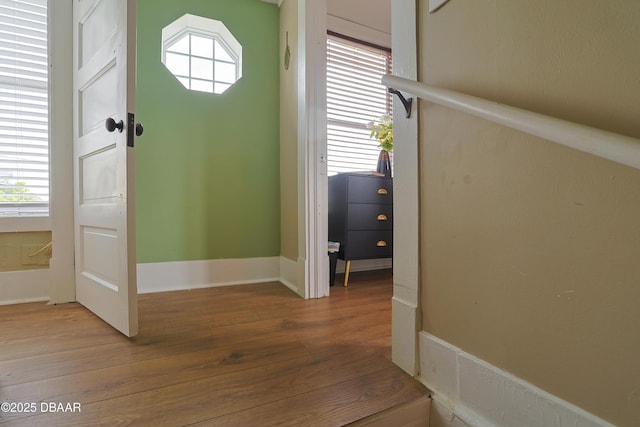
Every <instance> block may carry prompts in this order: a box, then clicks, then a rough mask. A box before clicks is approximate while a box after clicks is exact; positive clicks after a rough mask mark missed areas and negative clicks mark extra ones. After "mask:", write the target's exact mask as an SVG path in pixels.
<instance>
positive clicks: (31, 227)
mask: <svg viewBox="0 0 640 427" xmlns="http://www.w3.org/2000/svg"><path fill="white" fill-rule="evenodd" d="M50 230H51V217H49V216H40V217H23V218H15V217H13V218H0V233H18V232H24V231H50Z"/></svg>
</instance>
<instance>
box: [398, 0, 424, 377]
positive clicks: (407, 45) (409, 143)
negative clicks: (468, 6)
mask: <svg viewBox="0 0 640 427" xmlns="http://www.w3.org/2000/svg"><path fill="white" fill-rule="evenodd" d="M391 8H392V13H391V33H392V55H393V73H394V75H396V76H400V77H405V78H413V79H417V77H418V60H417V58H418V56H417V52H418V50H417V49H418V46H417V16H416V8H417V5H416V0H394V1H392V2H391ZM418 113H419V112H418V103H417V102H414V103H413V112H412V114H411V118H409V119H407V118H405V113H404V109H403V107H402V104H401V103H400V102H394V110H393V116H394V120H393V124H394V132H395V134H394V135H395V138H396V139H397V140H398V141H402V143H401V144H396V145H395V147H394V151H393V153H394V154H393V156H394V158H393V162H394V165H395V166H394V167H395V176H394V178H393V203H394V209H393V224H394V227H393V241H394V242H395V243H394V247H393V264H394V268H393V296H394V300H395V303H394V306H393V307H394V310H392V325H393V327H392V335H391V341H392V343H391V348H392V360H393V361H394V363H396V364H397V365H398V366H400V367H401V368H402V369H404V370H405V371H406V372H408V373H409V374H411V375H416V374H417V372H418V371H417V370H418V367H419V361H418V357H419V353H418V351H417V347H418V346H417V341H418V331H419V330H420V328H419V324H420V208H419V201H420V191H419V173H418ZM400 302H402V303H400Z"/></svg>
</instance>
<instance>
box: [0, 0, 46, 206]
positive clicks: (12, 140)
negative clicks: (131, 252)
mask: <svg viewBox="0 0 640 427" xmlns="http://www.w3.org/2000/svg"><path fill="white" fill-rule="evenodd" d="M47 63H48V60H47V0H15V1H11V0H0V217H9V216H10V217H15V216H42V215H48V213H49V124H48V116H49V114H48V111H49V105H48V72H47V71H48V70H47V68H48V65H47Z"/></svg>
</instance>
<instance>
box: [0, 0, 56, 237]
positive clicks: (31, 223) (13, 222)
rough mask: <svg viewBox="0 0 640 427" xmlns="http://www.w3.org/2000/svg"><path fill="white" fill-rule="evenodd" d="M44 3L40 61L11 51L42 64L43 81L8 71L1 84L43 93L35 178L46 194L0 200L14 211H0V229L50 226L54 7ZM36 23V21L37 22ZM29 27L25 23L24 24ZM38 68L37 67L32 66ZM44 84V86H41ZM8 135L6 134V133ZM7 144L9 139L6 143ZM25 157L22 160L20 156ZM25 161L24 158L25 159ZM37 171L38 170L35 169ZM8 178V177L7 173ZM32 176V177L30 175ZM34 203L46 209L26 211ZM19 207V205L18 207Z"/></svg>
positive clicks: (37, 64)
mask: <svg viewBox="0 0 640 427" xmlns="http://www.w3.org/2000/svg"><path fill="white" fill-rule="evenodd" d="M38 7H40V5H34V8H38ZM44 7H45V8H46V15H45V18H44V22H43V24H44V28H45V33H46V40H45V42H44V46H45V49H46V52H45V57H44V60H43V61H42V62H34V60H35V58H36V57H37V54H34V55H35V56H34V55H31V54H30V53H29V52H25V53H23V54H22V55H20V54H15V60H16V61H20V60H23V61H27V62H28V63H32V64H35V66H38V67H40V68H43V71H44V73H45V74H46V80H45V82H44V83H33V84H23V82H24V83H28V79H27V80H23V79H22V77H21V76H20V75H17V76H16V77H13V81H12V80H11V79H12V77H11V76H10V75H9V76H7V77H5V79H6V82H5V83H3V85H5V87H7V88H8V89H9V90H11V89H10V88H13V87H15V88H17V89H20V88H24V89H25V90H27V91H29V90H35V91H43V90H44V92H43V93H44V94H45V95H46V99H45V100H46V108H45V109H44V110H45V111H46V120H45V121H44V123H45V127H46V128H43V129H41V130H40V133H44V134H46V144H45V146H46V151H47V152H46V171H43V172H45V174H46V178H42V177H40V178H37V179H38V180H46V185H47V191H46V194H45V195H44V197H45V198H46V201H42V202H39V203H21V202H0V205H1V207H0V210H3V211H4V210H5V209H2V208H7V210H9V209H10V208H12V207H13V208H16V209H15V210H16V212H15V213H0V232H5V231H39V230H45V229H47V230H48V229H50V228H51V225H50V224H51V221H50V217H51V210H52V161H51V159H52V144H51V140H52V126H53V125H52V107H51V91H52V90H51V86H52V77H51V73H52V70H51V57H52V55H51V45H52V40H51V39H52V28H51V26H50V16H51V13H52V12H51V9H52V7H55V6H54V5H53V4H52V2H51V1H45V2H44ZM7 8H8V9H9V10H11V9H10V6H7ZM28 9H29V7H25V8H24V10H28ZM20 10H23V9H18V11H20ZM15 16H21V14H20V13H19V12H18V14H16V15H15ZM24 17H26V18H27V19H29V18H31V16H28V15H24ZM34 22H37V23H38V24H39V23H40V22H41V21H34ZM38 24H37V25H38ZM27 28H29V27H27ZM24 37H25V42H26V43H28V44H30V42H31V41H32V38H31V37H28V36H26V35H25V36H24ZM34 46H36V49H37V48H38V47H39V46H40V45H39V44H36V45H34ZM11 57H12V55H11V50H10V48H8V50H7V56H6V61H7V64H6V66H7V67H8V68H10V62H11V59H10V58H11ZM42 63H44V67H43V65H42ZM15 67H16V69H18V66H17V65H16V66H15ZM36 69H38V68H36ZM25 73H26V75H29V74H30V72H29V71H28V70H27V71H25ZM33 77H35V74H33ZM41 86H44V87H41ZM16 100H17V101H20V98H16ZM17 105H19V106H21V105H22V104H21V103H18V104H17ZM31 114H35V116H37V115H38V114H40V113H36V112H32V113H31ZM26 117H27V118H26V119H25V118H24V117H22V118H21V117H16V118H15V119H14V120H15V121H16V122H17V121H22V120H26V121H28V117H29V116H26ZM7 120H11V119H10V118H8V119H7ZM33 126H34V127H28V128H17V129H24V130H26V131H32V129H37V128H38V125H37V124H35V122H34V125H33ZM19 132H20V130H18V131H17V134H19ZM9 138H10V137H9ZM8 144H9V145H10V143H8ZM15 145H16V147H18V146H19V145H20V142H19V141H18V138H17V136H16V142H15ZM40 157H44V155H42V154H40ZM23 161H26V160H23ZM37 161H38V162H40V163H38V165H41V163H42V160H41V159H40V160H37ZM27 162H28V161H27ZM39 174H41V173H39ZM9 179H11V177H9ZM14 179H15V180H16V181H17V182H19V181H20V180H21V179H27V180H28V179H30V177H28V176H27V177H16V178H14ZM34 179H36V178H35V177H34ZM34 207H40V208H42V207H46V213H45V212H38V213H29V212H28V211H29V210H31V209H33V208H34ZM20 208H22V209H20Z"/></svg>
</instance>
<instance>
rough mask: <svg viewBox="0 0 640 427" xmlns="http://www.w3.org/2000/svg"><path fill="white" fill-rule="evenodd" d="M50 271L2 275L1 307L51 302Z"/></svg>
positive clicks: (6, 273)
mask: <svg viewBox="0 0 640 427" xmlns="http://www.w3.org/2000/svg"><path fill="white" fill-rule="evenodd" d="M49 279H50V277H49V269H48V268H46V269H41V270H24V271H7V272H2V273H0V305H10V304H21V303H25V302H39V301H49Z"/></svg>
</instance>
